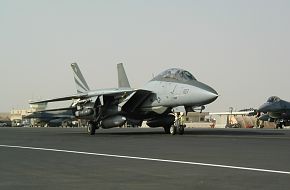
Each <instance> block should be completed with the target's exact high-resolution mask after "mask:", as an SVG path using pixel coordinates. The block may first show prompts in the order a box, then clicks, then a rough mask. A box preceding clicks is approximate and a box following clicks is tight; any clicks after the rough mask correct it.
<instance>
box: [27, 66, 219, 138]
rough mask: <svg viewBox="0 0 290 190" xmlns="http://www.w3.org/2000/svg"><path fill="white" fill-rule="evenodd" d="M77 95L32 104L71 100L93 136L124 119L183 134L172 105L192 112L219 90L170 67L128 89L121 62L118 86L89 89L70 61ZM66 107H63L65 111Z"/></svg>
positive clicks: (215, 97) (166, 131) (210, 99)
mask: <svg viewBox="0 0 290 190" xmlns="http://www.w3.org/2000/svg"><path fill="white" fill-rule="evenodd" d="M71 67H72V70H73V74H74V80H75V83H76V87H77V94H75V95H71V96H66V97H60V98H53V99H47V100H42V101H36V102H33V103H32V104H38V103H48V102H56V101H67V100H72V101H73V103H72V106H71V107H69V108H67V110H71V111H72V115H73V116H74V117H75V118H76V119H80V120H86V121H87V122H86V123H87V132H88V134H90V135H94V134H95V131H96V129H98V128H104V129H109V128H113V127H119V126H122V125H124V124H125V123H126V122H127V123H130V124H133V125H139V126H141V124H142V122H143V121H146V124H147V125H148V126H149V127H163V128H164V131H165V133H168V134H172V135H174V134H177V133H178V134H183V133H184V127H185V126H184V125H181V124H180V123H179V122H178V119H176V118H175V115H174V112H173V108H175V107H178V106H184V108H185V110H186V112H189V111H194V109H195V108H198V107H202V108H204V105H206V104H209V103H211V102H213V101H215V100H216V99H217V97H218V93H217V92H216V91H215V90H214V89H213V88H211V87H210V86H208V85H207V84H204V83H202V82H200V81H198V80H197V79H196V78H195V77H194V76H193V75H192V74H191V73H190V72H188V71H186V70H183V69H177V68H172V69H168V70H165V71H164V72H162V73H160V74H159V75H157V76H156V77H154V78H153V79H152V80H150V81H149V82H147V84H145V86H144V87H142V88H137V89H135V88H131V86H130V84H129V81H128V78H127V75H126V73H125V70H124V67H123V64H122V63H120V64H118V65H117V69H118V84H119V87H118V88H108V89H98V90H93V91H92V90H90V88H89V86H88V84H87V82H86V80H85V79H84V77H83V75H82V73H81V71H80V69H79V67H78V65H77V64H76V63H72V64H71ZM64 109H65V108H62V110H64Z"/></svg>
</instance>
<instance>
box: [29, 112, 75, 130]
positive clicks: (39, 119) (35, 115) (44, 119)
mask: <svg viewBox="0 0 290 190" xmlns="http://www.w3.org/2000/svg"><path fill="white" fill-rule="evenodd" d="M74 118H75V117H74V116H73V112H72V110H69V109H68V108H64V110H61V109H51V110H42V111H35V112H32V113H31V114H29V115H27V116H25V117H24V119H32V120H31V126H47V125H48V126H50V127H52V126H55V127H59V126H63V127H66V126H68V125H70V124H71V123H72V120H73V119H74Z"/></svg>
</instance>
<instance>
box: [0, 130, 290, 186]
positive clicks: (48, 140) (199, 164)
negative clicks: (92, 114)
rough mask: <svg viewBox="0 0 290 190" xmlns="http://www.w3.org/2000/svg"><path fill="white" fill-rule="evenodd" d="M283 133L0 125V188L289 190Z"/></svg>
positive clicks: (287, 140)
mask: <svg viewBox="0 0 290 190" xmlns="http://www.w3.org/2000/svg"><path fill="white" fill-rule="evenodd" d="M289 149H290V130H276V129H275V130H272V129H186V130H185V134H184V135H175V136H171V135H166V134H164V133H163V129H152V128H148V129H147V128H146V129H143V128H142V129H136V128H128V129H123V128H116V129H108V130H98V131H97V133H96V135H94V136H89V135H87V134H86V132H85V129H84V128H0V189H1V190H8V189H11V190H15V189H21V190H25V189H69V190H72V189H86V190H87V189H114V190H116V189H126V190H128V189H134V190H136V189H166V190H170V189H174V190H176V189H211V190H212V189H215V190H217V189H255V190H256V189H263V190H267V189H279V190H283V189H285V190H286V189H287V190H288V189H289V188H290V151H289Z"/></svg>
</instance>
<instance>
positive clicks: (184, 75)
mask: <svg viewBox="0 0 290 190" xmlns="http://www.w3.org/2000/svg"><path fill="white" fill-rule="evenodd" d="M156 78H158V79H164V80H177V81H182V82H188V81H196V78H195V77H194V76H193V75H192V74H191V73H190V72H188V71H185V70H183V69H176V68H173V69H168V70H166V71H164V72H162V73H160V74H159V75H158V76H157V77H156Z"/></svg>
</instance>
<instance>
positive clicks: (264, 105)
mask: <svg viewBox="0 0 290 190" xmlns="http://www.w3.org/2000/svg"><path fill="white" fill-rule="evenodd" d="M268 108H269V104H268V103H265V104H263V105H261V106H260V107H259V108H258V112H268V111H267V110H268Z"/></svg>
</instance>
